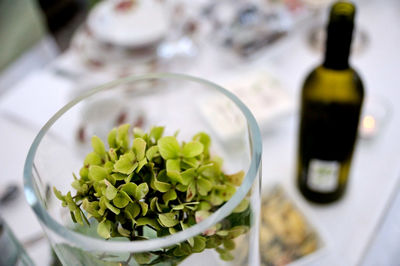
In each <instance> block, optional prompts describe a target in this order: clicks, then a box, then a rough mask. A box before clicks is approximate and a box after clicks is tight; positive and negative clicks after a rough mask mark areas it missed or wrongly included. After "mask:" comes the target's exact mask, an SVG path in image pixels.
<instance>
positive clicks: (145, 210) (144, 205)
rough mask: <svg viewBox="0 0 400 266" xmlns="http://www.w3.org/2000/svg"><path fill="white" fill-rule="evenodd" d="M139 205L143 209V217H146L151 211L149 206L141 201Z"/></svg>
mask: <svg viewBox="0 0 400 266" xmlns="http://www.w3.org/2000/svg"><path fill="white" fill-rule="evenodd" d="M139 205H140V208H141V209H142V216H145V215H146V214H147V211H148V210H149V205H147V203H146V202H143V201H139Z"/></svg>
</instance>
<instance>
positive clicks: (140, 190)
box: [134, 183, 149, 200]
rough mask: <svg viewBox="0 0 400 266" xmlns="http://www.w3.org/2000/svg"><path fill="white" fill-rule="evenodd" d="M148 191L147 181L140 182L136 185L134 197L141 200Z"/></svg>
mask: <svg viewBox="0 0 400 266" xmlns="http://www.w3.org/2000/svg"><path fill="white" fill-rule="evenodd" d="M148 192H149V186H148V185H147V183H142V184H140V185H139V186H138V187H137V189H136V193H135V196H134V197H135V199H137V200H141V199H143V198H144V197H145V196H146V195H147V193H148Z"/></svg>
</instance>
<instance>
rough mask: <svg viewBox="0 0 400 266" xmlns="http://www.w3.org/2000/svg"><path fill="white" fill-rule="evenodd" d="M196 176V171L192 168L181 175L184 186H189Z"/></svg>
mask: <svg viewBox="0 0 400 266" xmlns="http://www.w3.org/2000/svg"><path fill="white" fill-rule="evenodd" d="M195 176H196V169H194V168H190V169H188V170H186V171H184V172H182V173H181V177H182V184H184V185H185V186H187V185H189V183H190V182H192V181H193V179H194V177H195Z"/></svg>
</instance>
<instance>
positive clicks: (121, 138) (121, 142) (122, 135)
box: [116, 124, 130, 150]
mask: <svg viewBox="0 0 400 266" xmlns="http://www.w3.org/2000/svg"><path fill="white" fill-rule="evenodd" d="M129 128H130V125H129V124H124V125H121V126H119V127H118V129H117V138H116V142H117V145H118V146H119V147H121V148H123V149H124V150H128V149H129Z"/></svg>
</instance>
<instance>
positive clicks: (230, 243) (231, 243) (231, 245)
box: [223, 239, 236, 250]
mask: <svg viewBox="0 0 400 266" xmlns="http://www.w3.org/2000/svg"><path fill="white" fill-rule="evenodd" d="M223 243H224V248H225V249H226V250H234V249H235V247H236V245H235V242H234V241H233V240H232V239H226V240H224V242H223Z"/></svg>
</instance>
